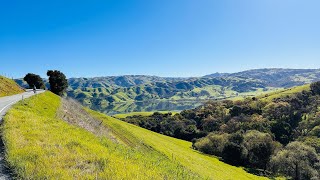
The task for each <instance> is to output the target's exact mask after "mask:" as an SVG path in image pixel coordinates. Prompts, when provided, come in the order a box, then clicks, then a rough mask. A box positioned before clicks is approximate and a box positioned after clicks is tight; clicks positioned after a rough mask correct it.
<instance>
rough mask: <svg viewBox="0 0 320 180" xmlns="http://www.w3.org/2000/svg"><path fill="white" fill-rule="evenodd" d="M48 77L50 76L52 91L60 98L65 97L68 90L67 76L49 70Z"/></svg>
mask: <svg viewBox="0 0 320 180" xmlns="http://www.w3.org/2000/svg"><path fill="white" fill-rule="evenodd" d="M47 76H49V83H50V90H51V91H52V92H53V93H55V94H57V95H59V96H63V95H64V93H65V92H66V90H67V88H68V80H67V78H66V76H65V75H64V74H63V73H62V72H60V71H57V70H49V71H48V72H47Z"/></svg>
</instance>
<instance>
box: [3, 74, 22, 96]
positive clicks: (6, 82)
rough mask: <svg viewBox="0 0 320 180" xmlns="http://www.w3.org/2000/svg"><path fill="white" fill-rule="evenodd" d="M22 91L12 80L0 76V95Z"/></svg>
mask: <svg viewBox="0 0 320 180" xmlns="http://www.w3.org/2000/svg"><path fill="white" fill-rule="evenodd" d="M22 92H24V91H23V90H22V89H21V87H19V85H17V84H16V83H15V82H14V81H13V80H11V79H8V78H6V77H3V76H0V97H2V96H10V95H14V94H19V93H22Z"/></svg>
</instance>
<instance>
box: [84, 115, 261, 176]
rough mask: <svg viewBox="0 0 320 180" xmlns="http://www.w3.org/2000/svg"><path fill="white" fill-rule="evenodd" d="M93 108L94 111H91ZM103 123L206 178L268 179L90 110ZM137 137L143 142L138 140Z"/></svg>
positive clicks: (185, 144)
mask: <svg viewBox="0 0 320 180" xmlns="http://www.w3.org/2000/svg"><path fill="white" fill-rule="evenodd" d="M89 111H90V110H89ZM90 113H91V114H93V116H95V117H96V118H99V119H102V120H103V124H104V125H106V126H108V127H109V128H110V129H112V130H113V131H114V133H115V134H118V135H119V136H118V138H119V139H122V140H123V141H124V142H127V143H128V144H130V145H131V146H132V145H137V143H138V144H139V143H143V144H144V145H146V146H150V147H152V148H154V149H155V150H157V151H159V152H161V153H163V154H165V155H166V156H167V157H168V158H170V159H171V160H172V161H175V162H179V163H181V164H182V165H183V166H185V167H186V168H188V169H190V170H191V171H193V172H195V173H197V174H200V175H201V178H203V179H219V180H220V179H266V178H262V177H258V176H254V175H252V174H249V173H247V172H246V171H244V170H243V169H242V168H238V167H234V166H231V165H228V164H225V163H223V162H221V161H219V160H218V159H217V158H215V157H211V156H207V155H204V154H201V153H199V152H197V151H195V150H193V149H191V143H190V142H187V141H183V140H179V139H175V138H172V137H168V136H164V135H161V134H158V133H155V132H152V131H149V130H146V129H143V128H140V127H137V126H134V125H131V124H128V123H125V122H122V121H119V120H117V119H114V118H112V117H108V116H106V115H104V114H101V113H97V112H94V111H90ZM136 139H138V140H139V141H138V142H137V141H136Z"/></svg>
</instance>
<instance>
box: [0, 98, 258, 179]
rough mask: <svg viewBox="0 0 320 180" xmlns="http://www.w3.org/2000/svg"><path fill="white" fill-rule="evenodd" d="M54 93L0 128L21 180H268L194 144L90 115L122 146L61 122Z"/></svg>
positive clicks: (23, 105) (21, 108)
mask: <svg viewBox="0 0 320 180" xmlns="http://www.w3.org/2000/svg"><path fill="white" fill-rule="evenodd" d="M60 104H61V101H60V98H59V97H58V96H56V95H54V94H52V93H50V92H45V93H43V94H39V95H36V96H34V97H31V98H30V99H27V100H25V101H24V102H19V103H18V104H16V105H14V107H13V108H12V109H11V110H10V111H9V112H8V114H7V115H6V116H5V119H4V125H3V127H2V133H3V139H4V142H5V145H6V159H7V161H8V163H9V165H10V167H12V168H13V171H14V172H15V173H16V174H17V176H18V179H19V178H21V179H22V178H23V179H264V178H261V177H258V176H254V175H252V174H249V173H247V172H245V171H244V170H243V169H242V168H238V167H234V166H231V165H228V164H225V163H223V162H221V161H219V160H218V159H217V158H215V157H211V156H207V155H204V154H201V153H199V152H197V151H195V150H193V149H191V148H190V147H191V143H190V142H187V141H182V140H178V139H174V138H171V137H167V136H164V135H161V134H157V133H154V132H151V131H148V130H146V129H143V128H140V127H137V126H134V125H131V124H128V123H125V122H122V121H120V120H117V119H114V118H111V117H108V116H106V115H103V114H101V113H98V112H95V111H91V110H88V111H89V112H90V113H91V114H92V115H93V116H94V117H96V118H97V119H100V120H101V121H102V124H101V125H104V126H106V127H108V129H110V131H111V133H112V134H113V135H114V137H115V138H116V139H117V140H119V142H120V143H116V142H114V141H111V140H109V139H107V138H101V137H97V136H96V135H94V134H92V133H90V132H88V131H86V130H84V129H82V128H79V127H76V126H73V125H70V124H68V123H67V122H65V121H63V120H60V119H58V118H57V115H56V114H57V111H58V109H59V107H60Z"/></svg>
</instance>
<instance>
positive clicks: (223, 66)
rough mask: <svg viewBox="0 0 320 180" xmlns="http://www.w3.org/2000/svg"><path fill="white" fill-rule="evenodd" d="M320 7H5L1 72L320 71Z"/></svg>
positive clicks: (115, 2) (312, 2) (213, 0)
mask: <svg viewBox="0 0 320 180" xmlns="http://www.w3.org/2000/svg"><path fill="white" fill-rule="evenodd" d="M319 7H320V1H319V0H300V1H298V0H101V1H98V0H90V1H88V0H86V1H85V0H68V1H65V0H55V1H43V0H33V1H25V0H21V1H16V0H10V1H1V5H0V74H5V75H7V76H10V77H15V78H16V77H22V76H24V75H25V74H26V73H28V72H34V73H37V74H40V75H42V76H44V75H45V72H46V70H48V69H58V70H61V71H63V72H65V73H66V75H67V76H68V77H92V76H108V75H124V74H146V75H158V76H201V75H206V74H210V73H214V72H236V71H241V70H246V69H252V68H264V67H282V68H320V43H319V42H320V11H319Z"/></svg>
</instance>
